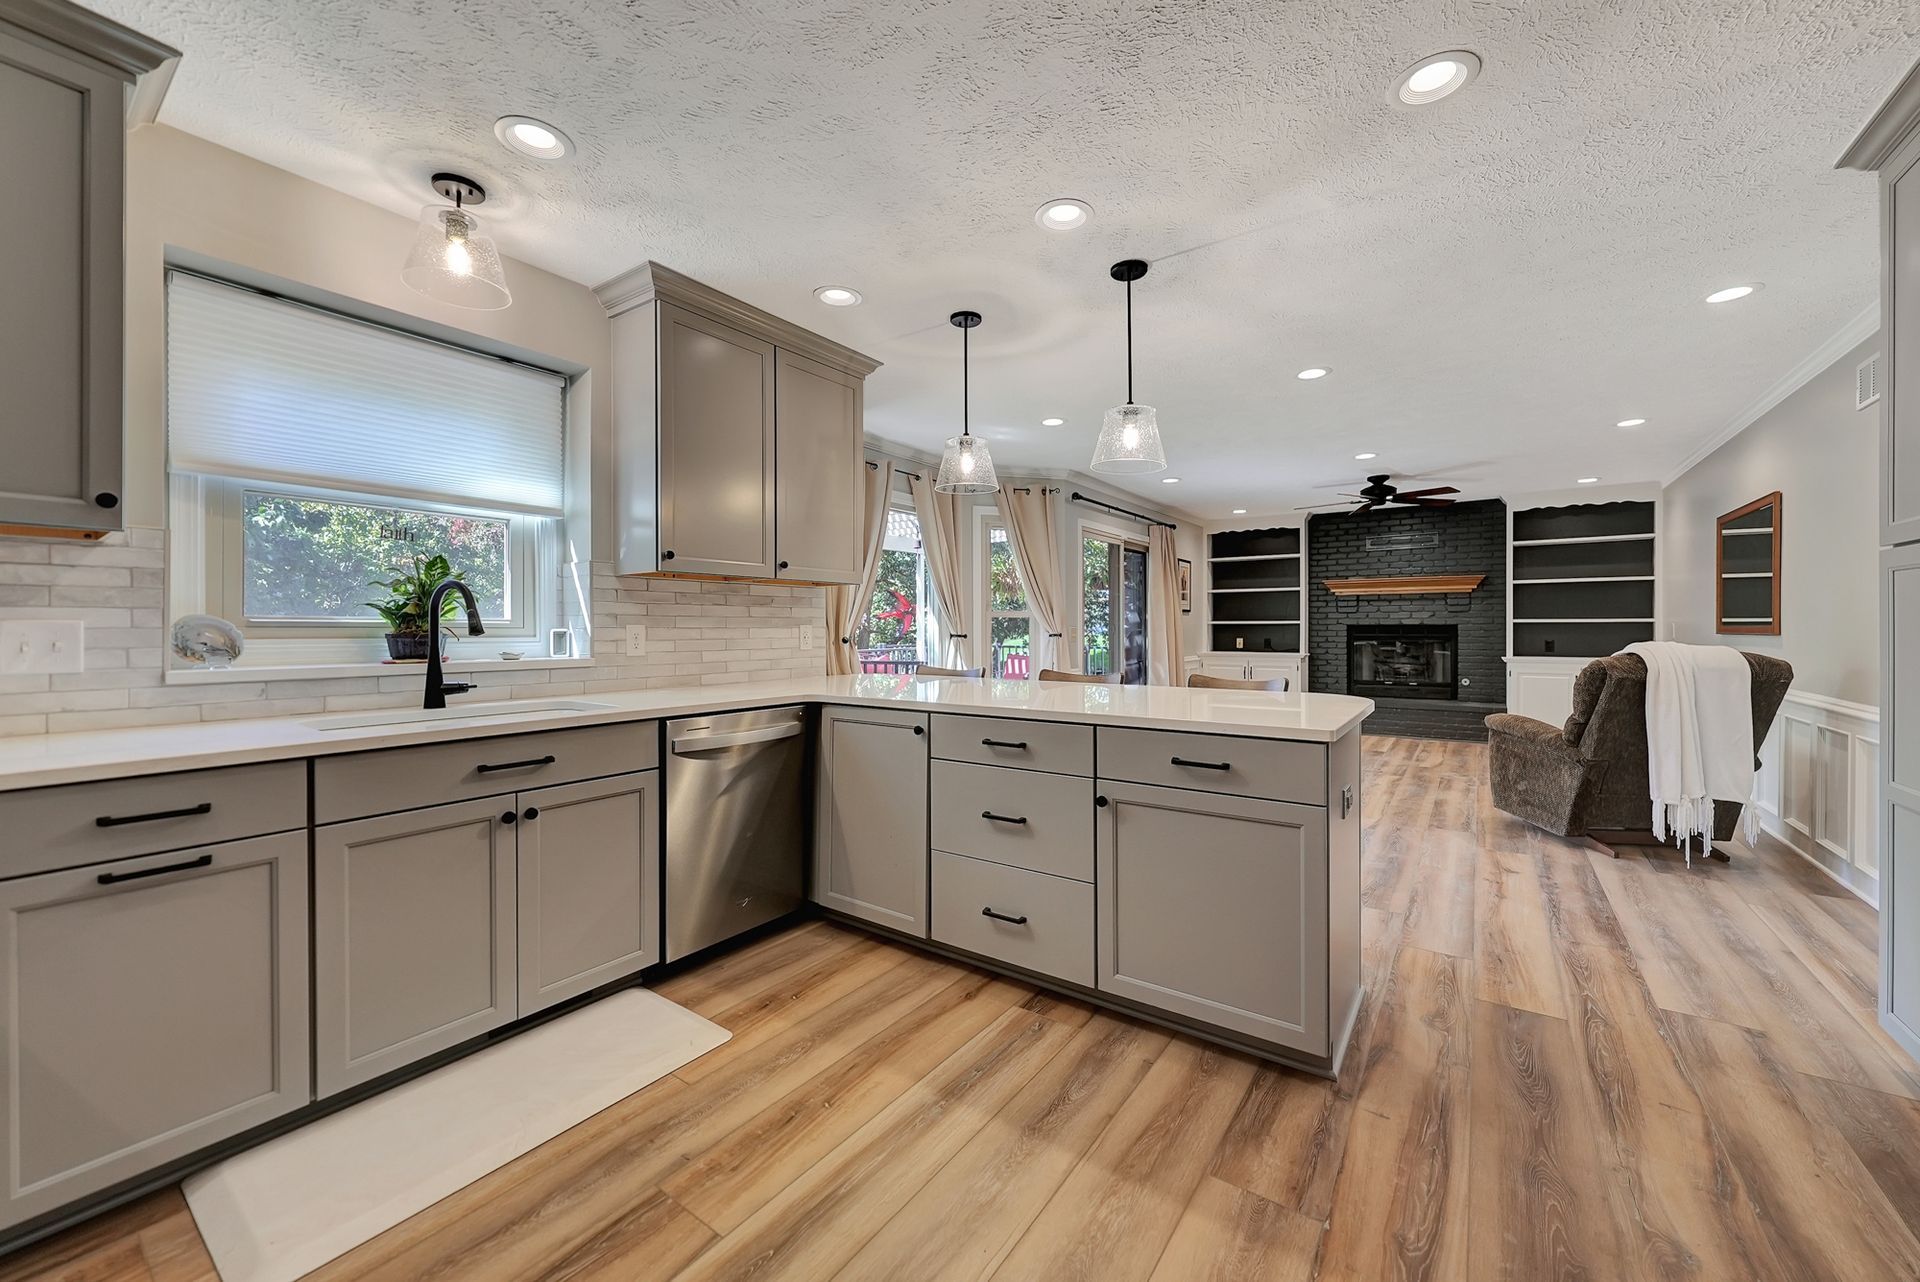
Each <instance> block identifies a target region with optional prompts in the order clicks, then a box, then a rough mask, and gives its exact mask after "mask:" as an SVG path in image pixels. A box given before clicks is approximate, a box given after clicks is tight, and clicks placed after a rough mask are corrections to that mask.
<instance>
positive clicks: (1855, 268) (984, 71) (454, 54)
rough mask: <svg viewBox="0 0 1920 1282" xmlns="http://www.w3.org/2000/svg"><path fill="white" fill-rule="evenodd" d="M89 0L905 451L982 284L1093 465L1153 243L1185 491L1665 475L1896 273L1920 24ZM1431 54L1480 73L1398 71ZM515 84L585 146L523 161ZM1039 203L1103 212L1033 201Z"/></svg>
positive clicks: (231, 92)
mask: <svg viewBox="0 0 1920 1282" xmlns="http://www.w3.org/2000/svg"><path fill="white" fill-rule="evenodd" d="M88 2H89V3H91V4H93V5H94V7H96V8H98V9H100V10H102V11H103V12H106V13H108V14H109V15H111V16H113V17H116V18H119V19H122V20H123V21H126V22H128V23H130V24H132V25H133V26H136V27H138V28H141V29H142V30H145V31H148V32H150V33H152V34H153V35H155V36H158V37H160V38H162V39H164V40H167V41H169V42H171V43H173V44H176V45H178V46H179V47H180V48H182V49H184V50H185V51H186V55H187V56H186V58H185V61H184V62H183V63H182V65H181V68H180V72H179V75H178V78H177V79H176V81H175V82H174V86H173V89H172V92H171V95H170V96H169V98H168V99H167V102H166V106H165V108H164V109H163V112H162V116H161V118H162V119H163V120H165V121H167V122H168V123H170V124H173V125H175V126H178V127H179V128H182V129H185V130H187V131H189V132H192V133H195V134H199V135H202V136H204V137H206V138H209V139H212V140H213V141H215V142H218V143H221V144H224V145H225V146H228V147H231V148H234V149H236V150H238V151H241V152H245V153H247V154H249V155H253V156H256V157H259V158H260V159H262V160H265V161H268V162H270V163H272V164H275V165H279V166H282V167H284V168H287V169H290V170H292V171H294V172H296V173H299V174H302V175H305V176H307V177H310V178H313V179H316V180H318V181H320V182H323V183H326V184H328V185H330V186H333V187H337V188H339V189H341V190H343V191H347V192H350V193H352V194H354V195H357V196H361V197H364V198H366V199H368V200H371V201H374V202H376V203H378V204H380V205H384V206H387V207H390V208H393V209H396V210H406V211H409V212H411V211H412V210H413V209H415V208H416V207H417V206H418V205H419V204H420V203H421V202H422V200H423V199H424V180H425V176H426V175H427V174H428V173H430V172H432V171H433V170H435V169H440V168H454V169H458V170H464V171H468V172H471V173H472V174H473V175H474V176H476V177H478V178H480V179H482V180H483V181H485V182H486V183H487V185H488V187H489V188H490V189H491V190H492V191H493V192H494V193H495V199H494V200H493V201H492V202H490V203H489V205H488V207H487V211H486V212H489V213H491V214H492V215H493V220H492V221H493V223H494V228H495V231H496V234H497V235H498V237H499V240H500V242H501V245H502V248H503V249H505V250H506V251H507V252H508V253H510V254H512V255H514V256H516V257H518V258H521V259H524V260H526V261H528V262H532V263H535V264H538V265H539V266H541V267H545V268H548V269H550V270H552V271H555V272H558V273H560V274H562V275H565V276H568V277H571V278H573V279H575V280H579V281H581V282H583V283H587V284H594V283H598V282H599V281H601V280H604V279H606V278H607V277H610V276H613V275H615V274H617V273H618V272H620V271H623V270H625V269H626V268H628V267H631V266H632V265H634V264H635V263H637V262H639V261H640V260H642V259H646V258H654V259H657V260H659V261H661V262H664V263H667V264H669V265H670V266H673V267H675V268H677V269H679V270H681V271H684V272H687V273H689V274H691V275H693V276H695V277H697V278H699V279H701V280H704V281H707V282H708V283H710V284H712V285H714V286H717V287H718V288H720V289H723V290H726V291H728V292H730V293H733V294H736V295H739V296H740V297H742V298H745V299H747V300H749V301H751V302H753V303H756V304H758V305H760V306H762V307H765V308H768V309H769V310H772V311H775V312H778V313H780V314H782V315H785V316H788V317H791V318H793V319H795V320H797V321H800V322H801V323H804V324H808V325H811V326H812V327H814V328H816V329H818V330H820V331H821V332H823V333H826V334H828V335H831V336H832V337H834V338H836V339H839V340H841V341H843V342H846V343H849V344H851V345H853V346H855V347H858V348H860V349H862V350H864V351H867V352H869V353H871V354H872V355H874V356H875V357H877V358H879V359H880V360H882V361H884V362H885V363H886V364H885V368H883V369H882V370H880V371H879V373H878V374H877V375H876V376H875V377H874V378H873V379H872V380H871V382H870V383H869V386H868V393H867V414H868V428H869V430H870V431H871V432H873V433H875V434H876V435H879V436H881V437H884V438H887V439H891V440H894V441H898V442H901V443H904V444H908V445H911V446H915V447H919V448H921V449H926V450H937V449H938V448H939V444H940V441H941V440H942V439H943V438H944V437H945V436H947V435H950V434H952V433H953V432H954V431H955V430H957V426H958V418H959V369H958V363H959V335H958V334H957V333H956V332H955V331H954V330H953V329H951V328H950V327H949V326H948V325H947V323H946V316H947V313H948V312H950V311H952V310H954V309H956V308H959V307H971V308H975V309H977V310H979V311H981V312H983V313H984V314H985V317H986V323H985V325H984V326H983V327H982V328H981V329H979V330H977V331H975V333H974V362H975V363H974V379H973V387H974V400H973V404H974V415H975V419H974V422H975V430H976V431H978V432H980V433H982V434H984V435H985V436H986V437H987V438H988V439H989V440H990V441H991V442H992V443H993V445H994V447H995V451H996V455H997V456H998V457H999V458H1000V459H1001V460H1002V466H1003V467H1010V468H1013V469H1015V470H1018V469H1019V468H1020V467H1023V466H1024V467H1034V468H1084V467H1085V466H1086V463H1087V460H1088V456H1089V454H1090V452H1091V449H1092V444H1093V438H1094V434H1095V431H1096V429H1097V427H1098V424H1099V419H1100V415H1101V412H1102V410H1104V409H1105V408H1106V407H1107V406H1108V405H1110V404H1113V403H1115V402H1117V401H1119V400H1121V399H1122V397H1123V392H1124V384H1123V370H1122V348H1121V287H1120V286H1118V285H1116V284H1114V283H1113V282H1112V281H1110V280H1109V279H1108V277H1107V273H1106V268H1107V266H1108V264H1110V263H1111V262H1113V261H1114V260H1115V259H1118V258H1123V257H1136V256H1137V257H1143V258H1146V259H1149V260H1151V261H1152V263H1153V270H1152V272H1151V274H1150V275H1149V276H1148V277H1147V279H1146V280H1145V281H1143V282H1141V284H1139V285H1138V286H1136V287H1135V288H1136V295H1135V303H1136V308H1135V314H1136V335H1137V342H1138V348H1137V390H1138V395H1139V399H1140V400H1141V401H1143V402H1145V403H1148V404H1152V405H1155V406H1157V407H1158V409H1159V411H1160V421H1161V423H1162V425H1163V428H1164V430H1165V433H1166V437H1167V446H1168V454H1169V457H1170V459H1171V460H1172V465H1173V466H1172V472H1171V474H1173V475H1177V476H1180V477H1181V478H1182V483H1181V485H1180V486H1179V487H1178V489H1177V491H1175V490H1171V489H1169V488H1165V487H1162V486H1161V485H1160V484H1158V483H1157V480H1156V478H1152V477H1149V478H1144V479H1139V478H1136V479H1135V480H1133V481H1132V482H1130V484H1129V488H1132V489H1134V490H1135V491H1137V492H1138V493H1140V494H1143V495H1148V496H1151V497H1153V498H1155V499H1161V500H1166V499H1177V505H1178V506H1180V507H1182V508H1185V509H1186V510H1188V511H1192V512H1196V513H1200V514H1205V515H1222V514H1224V513H1225V512H1226V510H1227V509H1228V508H1230V507H1248V508H1252V509H1254V510H1255V511H1260V510H1268V511H1271V510H1274V509H1275V508H1277V507H1281V506H1284V505H1286V504H1288V503H1291V502H1294V501H1301V499H1302V497H1303V496H1307V495H1309V494H1310V492H1311V488H1312V487H1313V486H1315V485H1318V484H1321V483H1324V482H1337V481H1340V480H1343V479H1346V478H1349V477H1356V476H1358V475H1359V474H1360V473H1363V472H1366V471H1370V470H1387V471H1393V472H1395V473H1399V474H1420V473H1427V474H1434V473H1446V474H1448V475H1451V476H1461V477H1465V478H1468V479H1469V480H1470V481H1471V484H1464V485H1463V486H1462V488H1463V489H1467V490H1469V491H1470V492H1473V493H1488V492H1495V491H1506V492H1514V491H1518V490H1522V489H1532V488H1548V487H1561V486H1564V485H1566V484H1567V483H1568V482H1569V481H1570V480H1571V479H1572V478H1574V477H1575V476H1581V475H1599V476H1602V477H1604V478H1605V479H1606V480H1607V481H1608V482H1623V481H1634V480H1646V479H1655V478H1659V477H1661V476H1664V475H1665V474H1666V473H1667V472H1668V471H1669V470H1670V469H1671V468H1672V467H1673V466H1674V465H1675V464H1677V463H1678V462H1679V461H1680V460H1681V459H1683V458H1684V457H1685V456H1686V455H1687V454H1688V453H1689V451H1690V450H1691V449H1692V448H1693V447H1694V446H1695V445H1696V444H1698V443H1699V442H1700V441H1702V440H1703V439H1705V438H1707V437H1709V436H1711V435H1712V434H1713V433H1714V432H1715V431H1716V430H1718V429H1721V428H1723V427H1724V426H1725V425H1726V424H1727V423H1728V422H1729V420H1730V419H1732V418H1733V416H1734V415H1736V414H1737V413H1738V412H1739V411H1740V410H1741V409H1742V408H1743V407H1744V406H1746V405H1748V404H1749V403H1750V402H1752V401H1753V400H1754V398H1755V397H1757V396H1759V395H1760V394H1761V393H1762V392H1763V391H1764V390H1765V389H1766V388H1767V387H1768V386H1769V385H1771V384H1772V383H1773V382H1774V381H1775V380H1776V379H1777V378H1778V377H1780V375H1781V374H1782V373H1784V372H1785V371H1786V370H1788V369H1789V368H1790V367H1792V366H1793V365H1795V364H1796V363H1797V362H1799V361H1800V360H1802V359H1803V358H1804V357H1806V355H1807V354H1808V353H1809V352H1810V351H1812V350H1813V349H1814V348H1816V347H1817V346H1819V345H1820V344H1821V343H1822V342H1823V341H1824V340H1826V339H1828V338H1829V337H1830V336H1831V335H1833V334H1834V333H1835V332H1836V331H1838V330H1840V329H1841V328H1842V327H1843V326H1845V325H1846V324H1847V322H1848V321H1849V320H1851V319H1852V318H1854V317H1856V316H1857V315H1859V314H1860V313H1861V312H1862V310H1863V309H1865V308H1867V307H1868V306H1870V305H1871V304H1872V302H1873V300H1874V298H1875V289H1876V279H1877V277H1876V268H1875V263H1876V244H1875V225H1876V204H1875V195H1874V186H1873V179H1872V178H1871V177H1870V176H1867V175H1861V174H1856V173H1839V172H1835V171H1833V169H1832V167H1831V166H1832V163H1833V160H1834V158H1835V157H1836V156H1837V155H1838V154H1839V152H1840V150H1841V148H1842V147H1843V146H1844V145H1845V144H1846V142H1847V141H1848V140H1849V139H1850V138H1851V137H1852V135H1853V133H1854V131H1855V129H1856V127H1857V126H1858V125H1859V124H1860V123H1861V122H1862V121H1863V120H1864V119H1865V118H1866V116H1867V115H1868V114H1869V113H1870V112H1871V110H1872V109H1873V108H1874V107H1875V106H1876V105H1877V104H1878V102H1879V101H1880V99H1881V97H1882V96H1883V94H1884V92H1885V91H1886V89H1887V88H1888V87H1889V86H1890V85H1891V83H1892V82H1893V81H1894V80H1895V79H1896V78H1897V77H1898V76H1899V75H1900V74H1901V73H1902V72H1903V71H1904V70H1905V69H1906V67H1907V66H1908V65H1909V64H1910V63H1911V62H1912V61H1913V60H1914V58H1915V57H1916V55H1920V7H1916V6H1915V5H1914V4H1913V3H1912V2H1911V0H1777V2H1774V3H1753V2H1752V0H1614V2H1612V3H1598V2H1596V0H1483V2H1481V3H1464V2H1456V3H1445V2H1441V0H1340V2H1338V3H1313V4H1308V3H1298V2H1287V3H1283V2H1282V0H1215V2H1211V3H1201V2H1196V0H1164V2H1163V0H1133V2H1131V3H1127V2H1120V3H1100V4H1092V3H1075V2H1074V0H1053V2H1051V3H1049V2H1046V0H1041V2H1039V3H1023V4H1006V3H1000V4H994V3H987V2H986V0H837V2H835V3H826V2H823V0H697V2H695V3H665V2H659V0H625V3H618V4H615V3H604V2H603V3H593V2H592V0H521V2H518V3H515V2H513V0H504V2H502V3H497V4H473V3H456V2H455V0H391V2H387V3H380V2H378V0H329V2H326V3H318V2H314V3H298V4H296V3H289V2H288V0H88ZM1449 48H1467V49H1472V50H1474V51H1476V52H1478V53H1479V54H1480V56H1481V57H1482V58H1483V59H1484V61H1485V64H1486V67H1485V70H1484V72H1483V73H1482V74H1481V76H1480V78H1479V79H1478V80H1477V81H1476V82H1475V83H1474V84H1473V85H1471V86H1469V87H1468V88H1467V89H1466V90H1465V91H1464V92H1462V93H1460V94H1457V95H1456V96H1455V97H1453V98H1451V99H1448V100H1445V101H1443V102H1441V103H1439V104H1437V105H1434V106H1430V107H1426V108H1421V109H1409V108H1403V107H1399V106H1397V105H1392V104H1390V102H1389V90H1390V87H1391V85H1392V83H1393V80H1394V78H1395V76H1396V74H1397V73H1398V72H1399V71H1400V70H1401V69H1402V68H1404V67H1405V66H1407V65H1408V64H1410V63H1412V62H1414V61H1415V60H1417V59H1418V58H1420V57H1422V56H1424V55H1426V54H1429V53H1433V52H1436V51H1439V50H1443V49H1449ZM515 112H518V113H525V114H528V115H533V116H537V117H540V118H542V119H545V120H549V121H552V122H553V123H555V124H558V125H559V126H561V127H562V128H564V129H566V130H567V131H568V132H569V133H570V134H572V136H573V137H574V139H575V140H576V142H577V143H578V144H579V154H578V155H577V156H576V157H574V158H573V159H572V160H570V161H566V162H561V163H559V164H555V165H550V164H542V163H539V162H535V161H531V160H526V159H522V158H520V157H518V156H515V155H513V154H511V153H509V152H507V151H506V150H505V149H503V148H502V147H501V146H500V145H499V144H498V143H497V142H496V141H495V140H494V137H493V134H492V124H493V121H494V119H495V118H496V117H498V116H501V115H504V114H508V113H515ZM1051 196H1076V197H1079V198H1081V199H1083V200H1086V201H1089V202H1091V204H1092V205H1093V207H1094V211H1095V213H1094V218H1093V221H1092V222H1091V224H1090V225H1089V226H1087V227H1085V228H1083V229H1081V230H1080V231H1078V232H1073V233H1067V234H1061V233H1049V232H1044V231H1042V230H1040V229H1039V228H1038V227H1036V226H1035V225H1034V223H1033V219H1032V215H1033V211H1034V209H1035V207H1036V206H1037V205H1038V204H1039V203H1040V202H1041V201H1042V200H1044V199H1046V198H1048V197H1051ZM401 248H402V247H399V246H396V263H397V262H398V259H399V256H400V253H401ZM1741 281H1764V282H1765V284H1766V289H1765V290H1763V291H1762V292H1761V293H1760V294H1758V295H1756V296H1755V297H1754V298H1752V299H1750V300H1747V301H1746V302H1742V303H1738V304H1733V305H1730V306H1724V307H1711V308H1710V307H1708V306H1706V305H1705V304H1704V303H1702V302H1701V301H1700V300H1701V297H1702V296H1703V295H1705V294H1706V293H1707V292H1708V291H1710V290H1712V289H1714V288H1717V287H1719V286H1721V285H1724V284H1728V283H1733V282H1741ZM827 283H837V284H846V285H851V286H854V287H855V288H858V289H860V290H861V291H863V292H864V293H865V295H866V302H865V304H864V305H862V306H860V307H857V308H848V309H832V308H827V307H823V306H821V305H819V304H817V303H816V302H815V301H814V300H813V297H812V291H813V289H814V288H815V287H816V286H819V285H822V284H827ZM1308 365H1326V366H1330V367H1331V368H1332V369H1333V375H1332V376H1331V377H1329V378H1326V379H1322V380H1320V381H1318V382H1314V383H1304V382H1300V381H1298V380H1296V379H1295V378H1294V377H1293V376H1294V373H1295V372H1296V371H1298V370H1299V369H1301V368H1303V367H1305V366H1308ZM1052 415H1058V416H1061V417H1064V418H1066V419H1067V425H1066V426H1065V427H1060V428H1043V427H1041V426H1039V420H1040V419H1041V418H1043V417H1048V416H1052ZM1628 417H1644V418H1647V419H1648V420H1650V422H1649V423H1648V425H1647V426H1646V427H1644V428H1640V429H1638V430H1636V431H1631V432H1628V431H1619V430H1616V429H1614V428H1613V427H1612V426H1611V425H1612V424H1613V423H1614V421H1615V420H1617V419H1622V418H1628ZM1842 426H1843V427H1844V428H1848V429H1851V428H1853V427H1855V426H1856V425H1855V424H1853V423H1844V424H1842ZM1863 430H1864V429H1863ZM1360 449H1370V450H1376V451H1378V452H1379V455H1380V458H1379V459H1378V460H1377V463H1375V464H1372V465H1361V464H1357V463H1355V462H1353V460H1352V455H1353V454H1354V452H1355V451H1357V450H1360Z"/></svg>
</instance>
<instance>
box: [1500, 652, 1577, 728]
mask: <svg viewBox="0 0 1920 1282" xmlns="http://www.w3.org/2000/svg"><path fill="white" fill-rule="evenodd" d="M1592 662H1593V660H1592V659H1575V658H1558V657H1530V656H1524V655H1521V656H1509V657H1508V658H1507V711H1508V712H1513V713H1518V714H1519V715H1520V716H1523V717H1532V718H1533V719H1534V720H1536V721H1544V722H1546V723H1547V724H1548V725H1550V726H1561V725H1565V724H1566V723H1567V718H1568V717H1569V716H1571V715H1572V714H1573V680H1574V678H1575V677H1577V676H1579V675H1580V670H1581V669H1582V668H1584V667H1586V666H1587V665H1588V664H1589V663H1592Z"/></svg>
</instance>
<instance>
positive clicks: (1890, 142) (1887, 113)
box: [1833, 62, 1920, 172]
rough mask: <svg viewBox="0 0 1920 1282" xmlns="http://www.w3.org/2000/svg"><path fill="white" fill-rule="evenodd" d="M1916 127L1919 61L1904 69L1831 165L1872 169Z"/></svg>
mask: <svg viewBox="0 0 1920 1282" xmlns="http://www.w3.org/2000/svg"><path fill="white" fill-rule="evenodd" d="M1916 126H1920V62H1916V63H1914V64H1913V66H1911V67H1909V68H1908V69H1907V74H1906V75H1905V76H1902V77H1901V78H1900V83H1899V84H1897V85H1895V86H1894V87H1893V92H1891V93H1889V94H1888V95H1887V98H1886V101H1885V102H1883V103H1881V104H1880V109H1879V110H1878V111H1875V112H1874V113H1873V116H1872V118H1871V119H1869V120H1868V121H1867V123H1866V124H1865V125H1863V126H1861V129H1860V132H1859V134H1858V135H1856V136H1855V137H1854V140H1853V141H1852V142H1851V143H1849V144H1848V145H1847V149H1846V150H1845V151H1843V152H1841V153H1840V159H1839V160H1837V161H1835V162H1834V165H1833V167H1834V168H1835V169H1864V170H1867V171H1868V172H1873V171H1876V170H1878V169H1879V168H1880V167H1881V166H1882V165H1884V164H1886V163H1887V158H1888V157H1889V156H1891V155H1893V153H1894V152H1895V151H1896V150H1898V148H1899V146H1900V144H1901V143H1902V142H1904V141H1906V138H1907V135H1908V134H1909V133H1911V132H1912V131H1913V130H1914V128H1915V127H1916Z"/></svg>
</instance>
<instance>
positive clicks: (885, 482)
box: [827, 463, 893, 677]
mask: <svg viewBox="0 0 1920 1282" xmlns="http://www.w3.org/2000/svg"><path fill="white" fill-rule="evenodd" d="M865 471H866V474H867V476H866V480H867V488H866V508H865V520H864V521H863V522H862V523H861V526H860V554H861V557H862V560H861V562H860V566H861V569H860V582H859V583H858V584H857V585H854V586H851V587H849V586H846V585H837V586H834V587H830V588H828V589H827V672H828V674H829V675H831V676H836V677H845V676H851V675H852V674H854V673H856V672H858V671H860V655H859V653H858V652H857V651H856V650H855V649H854V646H853V637H854V633H855V632H856V631H857V630H858V629H859V627H860V620H861V619H862V618H863V617H864V616H865V615H866V612H867V603H868V602H869V601H871V600H873V581H874V579H876V578H877V577H879V574H880V545H881V544H882V543H884V542H885V541H886V537H887V500H888V499H889V498H890V497H891V496H892V494H893V464H892V463H882V464H880V465H879V466H878V467H869V468H865Z"/></svg>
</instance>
